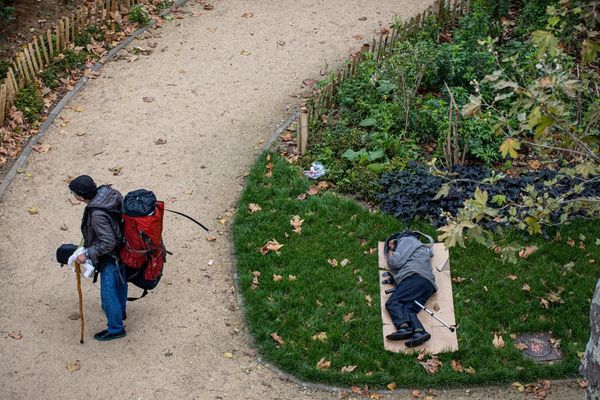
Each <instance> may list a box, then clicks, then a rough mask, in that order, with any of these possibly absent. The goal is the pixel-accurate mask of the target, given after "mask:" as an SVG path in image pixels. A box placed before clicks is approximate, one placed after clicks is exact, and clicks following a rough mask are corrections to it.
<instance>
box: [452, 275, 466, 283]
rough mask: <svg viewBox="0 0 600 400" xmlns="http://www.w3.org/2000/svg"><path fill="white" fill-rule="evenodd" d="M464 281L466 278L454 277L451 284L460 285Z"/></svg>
mask: <svg viewBox="0 0 600 400" xmlns="http://www.w3.org/2000/svg"><path fill="white" fill-rule="evenodd" d="M465 280H466V278H463V277H462V276H455V277H454V278H452V282H454V283H462V282H464V281H465Z"/></svg>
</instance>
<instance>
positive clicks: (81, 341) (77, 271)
mask: <svg viewBox="0 0 600 400" xmlns="http://www.w3.org/2000/svg"><path fill="white" fill-rule="evenodd" d="M75 274H76V275H77V293H78V294H79V319H80V320H81V339H79V343H83V328H84V327H85V320H84V319H83V293H82V292H81V265H79V263H78V262H77V261H75Z"/></svg>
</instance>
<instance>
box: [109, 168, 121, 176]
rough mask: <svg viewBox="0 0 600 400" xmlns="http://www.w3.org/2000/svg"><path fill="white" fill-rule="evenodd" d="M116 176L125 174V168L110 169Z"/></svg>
mask: <svg viewBox="0 0 600 400" xmlns="http://www.w3.org/2000/svg"><path fill="white" fill-rule="evenodd" d="M108 170H109V171H110V172H112V174H113V175H114V176H119V175H121V174H122V173H123V167H122V166H120V167H112V168H109V169H108Z"/></svg>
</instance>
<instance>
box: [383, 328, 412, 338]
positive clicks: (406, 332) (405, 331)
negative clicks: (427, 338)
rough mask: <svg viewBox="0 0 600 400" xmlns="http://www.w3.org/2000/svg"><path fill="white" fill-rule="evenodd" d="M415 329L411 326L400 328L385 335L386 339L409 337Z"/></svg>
mask: <svg viewBox="0 0 600 400" xmlns="http://www.w3.org/2000/svg"><path fill="white" fill-rule="evenodd" d="M414 333H415V331H413V329H412V328H400V329H398V330H397V331H396V332H394V333H390V334H389V335H387V336H386V338H387V339H388V340H404V339H408V338H409V337H411V336H412V335H413V334H414Z"/></svg>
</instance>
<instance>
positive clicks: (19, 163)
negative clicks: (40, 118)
mask: <svg viewBox="0 0 600 400" xmlns="http://www.w3.org/2000/svg"><path fill="white" fill-rule="evenodd" d="M187 1H188V0H176V1H175V2H174V3H173V5H172V6H171V7H170V8H168V9H166V10H164V11H163V12H161V13H160V14H159V15H160V16H161V17H164V16H165V15H168V14H171V12H172V9H173V8H177V7H180V6H181V5H183V4H185V3H187ZM155 24H156V20H154V19H152V20H150V21H149V22H148V24H146V25H145V26H143V27H141V28H139V29H138V30H136V31H135V32H133V33H132V34H131V35H130V36H129V37H127V38H125V39H124V40H123V41H122V42H121V43H119V44H118V45H117V46H115V47H114V48H112V49H111V50H110V51H109V52H108V54H107V55H106V57H104V58H103V59H101V60H100V61H97V62H96V63H95V64H94V66H93V67H92V71H93V72H98V71H99V70H100V69H101V68H102V66H103V65H104V64H105V63H106V62H107V61H110V60H112V59H113V58H115V56H116V55H117V53H118V52H119V51H121V50H122V49H123V48H124V47H126V46H127V45H129V44H130V43H131V42H132V41H133V40H134V39H135V38H137V37H138V36H140V35H141V34H142V33H145V32H146V31H148V30H149V29H150V28H152V27H153V26H154V25H155ZM89 80H90V78H88V77H87V76H83V77H81V79H79V81H77V83H76V84H75V87H74V88H73V89H72V90H70V91H68V92H67V93H66V94H65V95H64V96H63V98H62V99H61V100H60V101H59V102H58V104H56V105H55V106H54V108H53V109H52V110H51V111H50V112H49V113H48V117H47V118H46V120H45V121H44V122H43V123H42V125H40V129H39V131H38V133H37V134H36V135H35V136H33V137H32V138H30V139H29V141H28V142H27V144H26V145H25V148H23V151H22V152H21V155H20V156H19V158H17V160H16V161H15V163H14V164H13V166H12V167H11V169H10V170H9V171H8V173H7V174H6V176H5V177H4V179H3V180H2V183H0V200H1V199H2V197H4V193H6V190H8V187H9V186H10V184H11V183H12V181H13V179H14V178H15V176H16V175H17V171H19V170H20V169H21V168H23V165H25V163H26V162H27V160H28V158H29V156H30V155H31V152H32V150H33V146H35V145H36V144H38V142H39V141H40V140H41V139H42V138H43V137H44V135H45V134H46V131H47V130H48V128H49V127H50V125H52V122H54V120H55V119H56V117H58V115H59V114H60V113H61V112H62V110H63V109H64V108H65V106H66V105H67V104H68V103H69V101H71V99H72V98H73V97H75V95H76V94H78V93H79V92H80V91H81V90H82V89H83V87H84V86H85V84H86V83H87V82H88V81H89Z"/></svg>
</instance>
